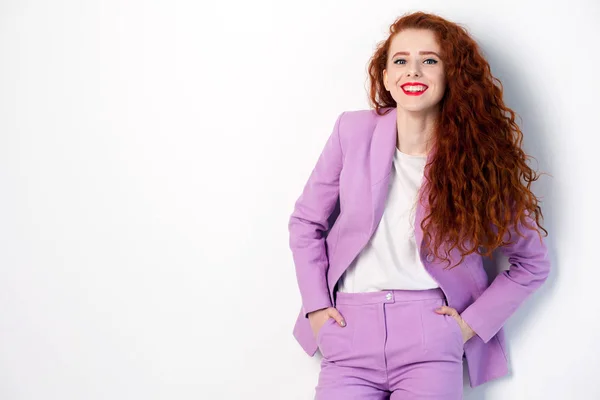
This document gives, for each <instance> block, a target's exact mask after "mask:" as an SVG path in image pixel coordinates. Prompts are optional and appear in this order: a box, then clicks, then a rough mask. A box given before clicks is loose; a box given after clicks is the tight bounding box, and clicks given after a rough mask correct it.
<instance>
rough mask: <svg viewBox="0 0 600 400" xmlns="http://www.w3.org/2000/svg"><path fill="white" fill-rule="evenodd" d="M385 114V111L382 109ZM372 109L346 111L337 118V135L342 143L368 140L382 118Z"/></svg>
mask: <svg viewBox="0 0 600 400" xmlns="http://www.w3.org/2000/svg"><path fill="white" fill-rule="evenodd" d="M383 110H384V111H383V112H386V110H387V109H383ZM382 117H383V116H382V115H379V114H377V112H376V111H375V110H374V109H366V110H347V111H344V112H342V113H341V114H340V116H339V127H338V128H339V135H340V139H341V140H342V141H343V142H347V141H348V140H350V141H355V140H357V139H360V138H362V137H364V138H369V137H370V136H371V134H372V133H373V130H374V129H375V126H376V125H377V122H378V121H379V120H380V119H381V118H382Z"/></svg>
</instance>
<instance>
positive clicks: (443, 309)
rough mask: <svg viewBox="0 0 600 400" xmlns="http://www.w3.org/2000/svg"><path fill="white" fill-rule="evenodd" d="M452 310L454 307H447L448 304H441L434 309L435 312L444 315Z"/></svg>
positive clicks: (449, 313) (450, 313)
mask: <svg viewBox="0 0 600 400" xmlns="http://www.w3.org/2000/svg"><path fill="white" fill-rule="evenodd" d="M452 311H456V310H454V308H452V307H448V306H441V307H438V308H436V309H435V312H436V313H438V314H446V315H452Z"/></svg>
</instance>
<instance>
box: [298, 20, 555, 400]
mask: <svg viewBox="0 0 600 400" xmlns="http://www.w3.org/2000/svg"><path fill="white" fill-rule="evenodd" d="M369 75H370V101H371V104H372V106H373V110H360V111H347V112H344V113H342V114H341V115H340V116H339V117H338V118H337V121H336V123H335V126H334V129H333V133H332V134H331V136H330V137H329V139H328V141H327V143H326V145H325V148H324V149H323V151H322V153H321V155H320V157H319V159H318V161H317V163H316V166H315V168H314V170H313V171H312V173H311V175H310V177H309V179H308V182H307V183H306V185H305V187H304V190H303V192H302V194H301V196H300V197H299V198H298V200H297V202H296V204H295V208H294V211H293V213H292V215H291V218H290V221H289V231H290V247H291V250H292V253H293V258H294V263H295V267H296V274H297V279H298V286H299V288H300V293H301V297H302V309H301V311H300V315H299V316H298V319H297V322H296V325H295V327H294V335H295V337H296V339H297V340H298V342H299V343H300V344H301V345H302V347H303V348H304V350H305V351H306V352H307V353H308V354H309V355H311V356H312V355H314V354H315V352H316V349H317V347H318V348H319V349H320V350H321V353H322V355H323V358H322V361H321V372H320V375H319V382H318V385H317V387H316V394H317V397H316V398H317V399H346V398H352V399H387V398H390V399H461V398H462V390H463V382H462V370H463V368H462V359H463V356H464V357H465V359H466V361H467V367H468V372H469V378H470V385H471V387H475V386H478V385H481V384H482V383H485V382H487V381H490V380H492V379H495V378H498V377H501V376H504V375H506V374H507V372H508V367H507V350H506V345H505V339H504V332H503V328H502V326H503V324H504V323H505V322H506V320H507V319H508V318H509V317H510V316H511V315H512V314H513V313H514V312H515V311H516V309H517V308H518V307H519V306H520V305H521V304H522V303H523V302H524V301H525V300H526V299H527V298H528V297H529V296H530V295H531V294H532V293H533V292H534V291H535V290H536V289H538V288H539V287H540V286H541V285H542V283H543V282H544V281H545V280H546V278H547V276H548V273H549V270H550V262H549V260H548V257H547V250H546V246H545V244H544V242H543V240H542V235H541V233H540V231H539V230H540V229H541V230H542V231H544V232H545V234H546V236H547V231H546V230H545V229H544V228H543V227H541V225H540V224H539V218H540V217H541V216H542V213H541V209H540V207H539V205H538V199H537V198H536V197H535V196H534V194H533V193H532V192H531V190H530V185H531V183H532V182H533V181H535V180H537V179H538V178H539V176H538V175H536V173H535V172H534V171H533V170H531V169H530V168H529V167H528V166H527V164H526V159H527V157H528V156H527V155H526V154H525V153H524V152H523V150H522V149H521V148H520V146H521V140H522V133H521V131H520V129H519V127H518V126H517V124H516V123H515V122H514V119H515V113H514V112H513V111H512V110H510V109H509V108H507V107H506V106H505V105H504V103H503V101H502V89H501V86H496V85H495V84H494V80H496V79H495V78H493V77H492V75H491V72H490V67H489V64H488V63H487V62H486V61H485V59H484V58H483V57H482V55H481V52H480V50H479V48H478V46H477V44H476V43H475V41H474V40H473V39H472V38H470V37H469V35H468V34H467V32H466V31H465V30H464V29H463V28H461V27H459V26H458V25H456V24H454V23H451V22H448V21H446V20H444V19H442V18H440V17H439V16H435V15H431V14H426V13H422V12H417V13H413V14H409V15H405V16H402V17H401V18H399V19H398V20H396V21H395V22H394V23H393V24H392V25H391V27H390V35H389V37H388V38H387V39H386V40H385V41H383V42H381V43H380V44H379V46H378V48H377V50H376V52H375V54H374V55H373V57H372V59H371V62H370V65H369ZM496 81H497V80H496ZM521 178H523V179H521ZM523 180H524V181H525V182H522V181H523ZM496 248H499V249H500V250H501V251H502V252H503V253H504V254H506V255H507V256H508V259H509V261H510V268H509V269H508V270H507V271H504V272H502V273H501V274H499V275H498V276H497V277H496V278H495V279H494V280H493V282H492V283H491V284H489V283H488V278H487V274H486V272H485V269H484V268H483V263H482V256H488V257H489V256H491V254H492V251H493V250H494V249H496Z"/></svg>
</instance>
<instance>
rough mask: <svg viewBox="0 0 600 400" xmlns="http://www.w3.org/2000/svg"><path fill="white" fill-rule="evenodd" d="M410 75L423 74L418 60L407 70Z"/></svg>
mask: <svg viewBox="0 0 600 400" xmlns="http://www.w3.org/2000/svg"><path fill="white" fill-rule="evenodd" d="M407 75H408V76H421V72H420V71H419V63H418V62H413V63H412V64H411V66H410V68H409V69H408V72H407Z"/></svg>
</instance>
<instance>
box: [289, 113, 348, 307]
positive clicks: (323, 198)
mask: <svg viewBox="0 0 600 400" xmlns="http://www.w3.org/2000/svg"><path fill="white" fill-rule="evenodd" d="M343 115H344V113H341V114H340V115H339V116H338V117H337V120H336V122H335V125H334V127H333V132H332V133H331V135H330V136H329V138H328V139H327V142H326V143H325V147H324V148H323V150H322V152H321V154H320V156H319V158H318V160H317V163H316V165H315V167H314V168H313V170H312V172H311V174H310V176H309V178H308V181H307V182H306V184H305V185H304V189H303V191H302V194H301V195H300V197H299V198H298V199H297V200H296V202H295V205H294V210H293V212H292V215H291V216H290V219H289V223H288V230H289V235H290V236H289V245H290V249H291V250H292V256H293V259H294V265H295V269H296V278H297V280H298V287H299V289H300V295H301V297H302V310H303V313H304V317H305V318H306V317H308V313H310V312H312V311H315V310H319V309H322V308H327V307H331V306H332V304H331V299H330V297H329V288H328V286H327V274H326V272H327V269H328V268H329V259H328V257H327V252H326V248H325V235H324V233H325V231H327V230H328V229H329V227H330V226H329V225H330V221H329V217H330V215H331V214H332V212H333V211H334V209H335V206H336V203H337V200H338V197H339V177H340V172H341V170H342V163H343V154H342V148H341V144H340V121H341V119H342V116H343Z"/></svg>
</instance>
